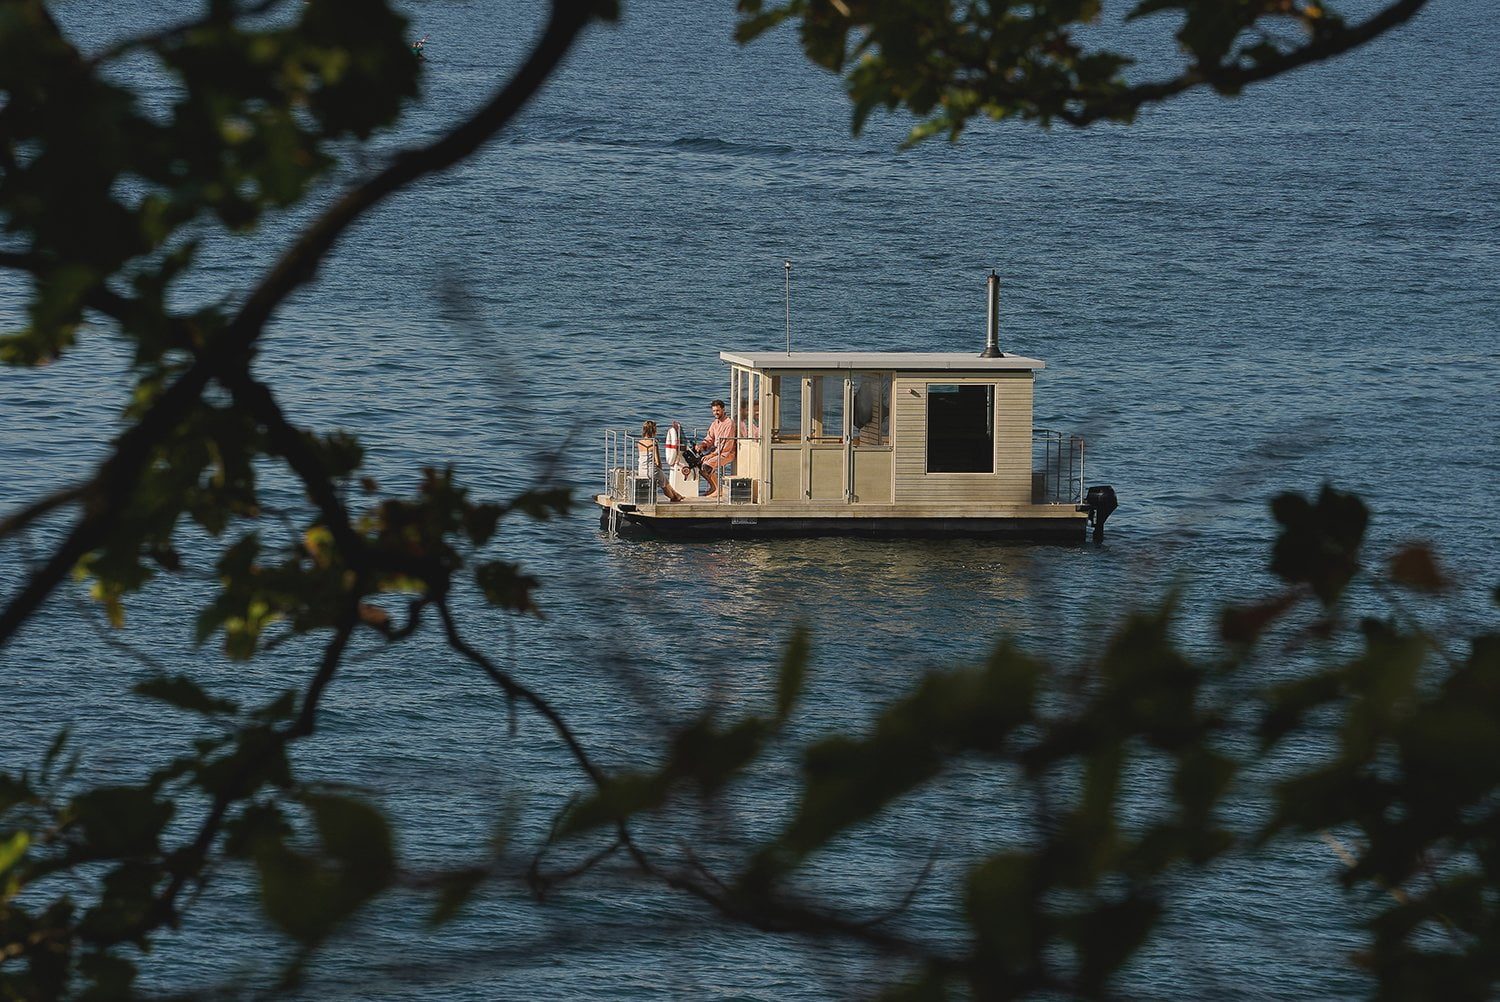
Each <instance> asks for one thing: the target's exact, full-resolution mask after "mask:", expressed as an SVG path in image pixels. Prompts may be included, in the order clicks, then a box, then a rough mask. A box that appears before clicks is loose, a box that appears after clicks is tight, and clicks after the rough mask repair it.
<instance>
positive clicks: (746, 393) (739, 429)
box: [734, 372, 763, 438]
mask: <svg viewBox="0 0 1500 1002" xmlns="http://www.w3.org/2000/svg"><path fill="white" fill-rule="evenodd" d="M762 382H763V379H762V376H761V374H760V373H758V372H745V373H742V374H741V375H740V385H739V389H738V391H737V392H736V393H735V400H734V422H735V434H736V435H738V436H739V437H740V438H760V398H761V393H762V392H763V388H762V385H761V384H762Z"/></svg>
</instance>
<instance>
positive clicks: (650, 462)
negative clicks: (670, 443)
mask: <svg viewBox="0 0 1500 1002" xmlns="http://www.w3.org/2000/svg"><path fill="white" fill-rule="evenodd" d="M635 449H636V470H635V471H636V473H637V475H639V476H642V477H650V478H651V479H652V480H655V481H656V486H658V487H660V488H661V489H662V490H663V491H665V492H666V494H667V497H668V499H670V500H672V501H681V500H682V495H681V494H678V493H677V492H676V491H674V490H673V489H672V485H671V484H669V483H667V471H666V470H664V469H662V463H661V446H660V445H658V444H657V442H656V422H655V421H643V422H641V437H640V438H639V439H638V440H637V441H636V443H635Z"/></svg>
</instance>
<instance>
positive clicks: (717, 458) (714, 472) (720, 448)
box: [698, 400, 735, 494]
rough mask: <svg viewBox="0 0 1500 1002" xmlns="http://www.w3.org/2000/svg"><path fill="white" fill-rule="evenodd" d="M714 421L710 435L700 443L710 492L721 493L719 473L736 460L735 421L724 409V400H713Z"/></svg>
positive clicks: (699, 447) (704, 475)
mask: <svg viewBox="0 0 1500 1002" xmlns="http://www.w3.org/2000/svg"><path fill="white" fill-rule="evenodd" d="M712 406H713V409H714V422H713V424H711V425H709V426H708V435H707V436H706V437H705V438H704V439H703V441H702V442H700V443H699V444H698V451H699V452H701V453H702V454H703V466H702V470H701V471H702V473H703V479H704V480H707V481H708V493H710V494H717V493H719V474H722V473H724V472H726V471H727V470H728V469H729V466H730V464H731V463H733V462H734V453H735V440H734V422H733V421H731V420H730V419H729V415H728V413H727V412H726V411H725V410H724V401H722V400H715V401H714V402H713V405H712Z"/></svg>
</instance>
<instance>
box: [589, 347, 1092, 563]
mask: <svg viewBox="0 0 1500 1002" xmlns="http://www.w3.org/2000/svg"><path fill="white" fill-rule="evenodd" d="M987 355H988V352H987ZM719 357H720V359H721V360H723V361H724V362H725V363H727V364H728V365H729V369H730V372H729V393H728V395H727V397H725V403H726V405H727V406H726V411H727V417H728V418H730V419H731V420H732V421H733V423H734V428H735V431H736V435H735V441H734V445H733V449H734V458H733V462H732V466H731V467H730V470H729V472H728V473H727V474H726V475H724V476H721V477H718V478H717V479H718V484H717V490H716V491H714V492H713V493H711V494H705V495H701V496H700V493H699V492H700V490H701V489H702V488H701V486H700V478H699V477H698V476H697V474H696V473H695V472H693V471H692V470H691V469H690V468H689V466H688V463H690V462H692V460H693V458H694V457H693V456H692V455H691V451H689V452H688V453H687V454H684V452H683V451H682V450H680V449H676V448H673V446H674V445H675V444H676V440H675V439H673V438H672V437H671V433H669V434H668V435H666V436H663V435H658V436H657V440H658V442H663V443H664V444H665V446H666V449H665V451H664V463H663V465H664V466H665V467H667V471H666V475H665V477H663V478H657V477H654V476H652V475H650V474H651V471H650V470H648V469H645V468H643V465H642V464H640V463H638V462H637V456H638V454H639V453H640V451H641V450H640V449H639V448H638V445H637V439H636V437H635V436H634V435H633V434H630V433H625V432H606V435H605V451H606V457H605V465H606V473H605V490H604V492H603V493H601V494H598V495H596V496H595V498H594V501H595V503H596V504H598V506H599V507H600V509H601V523H602V524H603V525H604V526H605V527H606V528H609V529H610V530H612V531H620V532H630V531H641V532H646V533H650V534H655V535H661V536H668V537H673V536H677V537H697V538H704V537H708V538H717V537H738V536H757V535H777V534H787V535H816V534H830V533H853V534H866V535H1000V536H1020V537H1027V538H1050V539H1072V540H1080V539H1082V538H1083V535H1084V532H1085V527H1086V526H1087V525H1089V524H1091V523H1092V524H1094V525H1095V526H1096V527H1098V528H1102V525H1103V520H1104V518H1105V517H1107V516H1108V514H1109V512H1108V511H1104V510H1103V507H1104V504H1103V502H1104V495H1103V492H1104V491H1108V492H1109V496H1108V502H1109V504H1108V507H1109V509H1110V510H1113V491H1109V489H1108V488H1094V489H1092V490H1090V491H1089V492H1088V493H1087V495H1086V494H1085V489H1084V480H1083V477H1084V456H1083V445H1084V443H1083V439H1082V438H1081V437H1079V436H1076V435H1069V434H1064V433H1060V432H1052V431H1041V430H1034V429H1033V427H1032V387H1033V385H1034V381H1035V377H1036V373H1037V372H1038V371H1039V370H1040V369H1042V368H1043V367H1044V365H1043V363H1042V362H1041V361H1039V360H1037V359H1034V358H1025V357H1022V356H1020V355H1001V354H999V353H998V351H997V352H996V353H995V355H994V356H993V357H986V356H977V355H973V354H962V353H923V352H738V351H726V352H722V353H721V354H720V355H719ZM674 424H675V423H674ZM667 427H668V426H667V425H666V424H663V425H662V428H663V430H664V431H665V430H666V429H667ZM677 434H679V435H682V440H681V442H682V444H683V445H696V444H697V443H698V438H697V436H696V435H688V434H684V433H682V432H681V431H680V430H679V431H677ZM660 480H665V485H663V484H661V483H660ZM667 486H670V487H671V488H672V491H673V492H675V493H677V494H681V495H683V496H684V499H683V500H682V501H680V502H672V501H670V500H669V498H668V492H667V490H666V488H667Z"/></svg>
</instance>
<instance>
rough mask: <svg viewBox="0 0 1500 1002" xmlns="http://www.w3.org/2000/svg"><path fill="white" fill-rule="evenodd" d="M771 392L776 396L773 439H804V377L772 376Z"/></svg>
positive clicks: (772, 428)
mask: <svg viewBox="0 0 1500 1002" xmlns="http://www.w3.org/2000/svg"><path fill="white" fill-rule="evenodd" d="M771 393H772V394H773V395H774V396H775V397H776V410H775V411H774V412H773V413H772V415H771V417H772V425H771V441H773V442H800V441H802V377H801V376H772V377H771Z"/></svg>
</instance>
